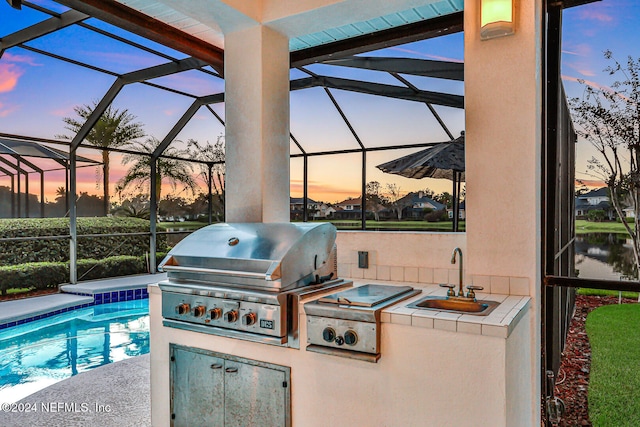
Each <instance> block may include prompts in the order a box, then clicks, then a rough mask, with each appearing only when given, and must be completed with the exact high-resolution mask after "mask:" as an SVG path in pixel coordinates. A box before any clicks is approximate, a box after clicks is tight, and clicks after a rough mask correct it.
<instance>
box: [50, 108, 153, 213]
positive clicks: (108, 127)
mask: <svg viewBox="0 0 640 427" xmlns="http://www.w3.org/2000/svg"><path fill="white" fill-rule="evenodd" d="M97 105H98V104H97V103H96V102H94V103H93V105H81V106H76V107H75V108H74V109H73V110H74V111H75V112H76V114H77V115H78V116H80V119H75V118H72V117H65V118H63V119H62V120H63V121H64V122H65V123H66V124H67V125H66V126H65V128H66V129H68V130H70V131H71V132H75V133H76V134H77V133H78V132H79V131H80V129H81V128H82V125H84V122H85V121H86V120H87V119H88V118H89V116H90V115H91V114H92V113H93V110H94V109H95V108H96V106H97ZM135 119H136V116H134V115H133V114H131V113H129V110H127V109H124V110H118V109H116V108H112V107H111V106H109V107H108V108H107V109H106V110H105V112H104V113H103V114H102V116H101V117H100V119H99V120H98V122H97V123H96V125H95V126H94V127H93V129H91V131H90V132H89V134H88V135H87V137H86V138H85V141H86V142H87V143H88V144H90V145H93V146H95V147H100V148H103V150H102V188H103V190H104V197H103V205H104V214H105V215H107V214H108V213H109V154H110V151H109V150H108V149H109V148H116V147H122V146H124V145H127V144H130V143H132V142H133V141H134V140H136V139H137V138H142V137H144V136H145V133H144V131H143V129H142V127H143V125H142V123H139V122H135ZM61 137H62V138H64V139H73V138H72V137H69V136H66V135H61Z"/></svg>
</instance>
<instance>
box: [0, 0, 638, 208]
mask: <svg viewBox="0 0 640 427" xmlns="http://www.w3.org/2000/svg"><path fill="white" fill-rule="evenodd" d="M34 3H37V4H41V5H43V6H45V7H47V8H49V9H52V10H55V11H57V12H64V11H65V10H66V8H64V7H62V6H60V5H58V4H57V3H55V2H52V1H48V0H47V1H45V0H38V1H34ZM639 17H640V2H638V1H636V0H604V1H602V2H596V3H593V4H590V5H587V6H582V7H576V8H573V9H569V10H567V11H565V13H564V34H563V58H562V59H563V69H562V74H563V80H564V82H565V87H566V90H567V93H568V95H569V96H572V97H573V96H581V94H582V92H583V87H582V86H581V85H579V84H578V83H577V82H576V80H577V79H585V80H587V81H588V82H593V84H596V85H609V84H610V83H611V80H610V78H609V76H607V75H605V74H604V73H603V72H602V70H603V69H604V68H605V67H606V66H607V63H606V61H605V60H604V58H603V55H602V52H603V51H604V50H605V49H610V50H612V51H613V52H614V55H615V56H616V57H617V58H618V59H620V60H624V59H625V58H626V56H627V55H632V56H635V57H637V56H640V52H639V50H640V31H638V30H637V25H638V23H639V22H640V20H639V19H638V18H639ZM47 18H48V16H47V15H45V14H43V13H40V12H37V11H34V10H32V9H30V8H28V7H23V10H22V11H17V10H14V9H12V8H10V7H9V5H8V4H7V3H6V2H4V1H2V2H0V37H4V36H6V35H8V34H11V33H13V32H15V31H17V30H19V29H21V28H24V27H26V26H29V25H33V24H35V23H37V22H40V21H42V20H44V19H47ZM85 22H87V23H89V24H91V25H94V26H96V27H99V28H103V29H113V27H111V26H109V25H107V24H104V23H102V22H100V21H97V20H95V19H89V20H87V21H85ZM115 32H116V33H117V34H119V35H122V36H124V37H126V38H129V39H132V40H135V41H137V42H140V43H142V44H144V45H146V46H150V47H153V48H154V49H156V50H158V51H161V52H164V53H166V54H169V55H171V56H173V57H175V58H184V57H185V55H183V54H180V53H178V52H175V51H171V50H170V49H167V48H164V47H162V46H159V45H157V44H155V43H152V42H148V41H145V40H142V39H140V38H139V37H136V36H133V35H131V34H128V33H126V32H124V31H121V30H117V29H116V30H115ZM462 43H463V42H462V34H454V35H451V36H446V37H442V38H438V39H433V40H427V41H423V42H416V43H412V44H408V45H403V46H398V47H395V48H391V49H387V50H385V51H383V52H372V53H370V55H385V56H398V57H412V58H426V59H440V60H450V61H456V62H461V61H463V60H464V53H463V45H462ZM27 45H28V46H30V47H32V48H36V49H46V50H48V51H50V52H53V53H56V54H59V55H63V56H67V57H70V58H72V59H74V60H78V61H82V62H86V63H88V64H91V65H93V66H96V67H99V68H103V69H106V70H109V71H112V72H116V73H125V72H129V71H133V70H136V69H140V68H145V67H150V66H154V65H158V64H161V63H164V62H166V61H167V60H166V59H164V58H161V57H159V56H156V55H153V54H150V53H146V52H144V51H141V50H139V49H136V48H133V47H129V46H126V45H123V44H121V43H118V42H115V41H112V40H109V39H107V38H105V37H104V36H101V35H99V34H96V33H94V32H92V31H89V30H87V29H84V28H79V27H77V26H73V27H70V28H67V29H65V30H62V31H60V32H58V33H54V34H51V35H48V36H45V37H42V38H39V39H36V40H34V41H32V42H29V43H27ZM309 69H310V70H313V71H314V72H316V73H320V74H324V75H331V76H340V77H345V78H358V79H363V80H368V81H372V82H379V83H387V84H395V85H398V84H399V82H397V81H396V80H395V79H394V78H393V77H392V76H390V75H388V74H384V73H379V72H373V71H369V72H363V71H358V70H353V69H348V68H344V67H335V66H328V65H314V66H311V67H309ZM291 74H292V78H298V77H304V76H305V75H304V74H303V73H301V72H299V71H297V70H294V71H292V73H291ZM408 79H409V80H410V81H411V82H412V83H413V84H415V85H416V86H418V87H419V88H421V89H425V90H433V91H442V92H447V93H454V94H459V95H463V94H464V89H463V84H462V83H461V82H449V81H444V80H439V79H427V78H416V77H409V78H408ZM113 81H114V77H113V76H110V75H107V74H103V73H100V72H96V71H91V70H87V69H84V68H82V67H78V66H74V65H71V64H66V63H64V62H62V61H59V60H57V59H53V58H49V57H46V56H43V55H41V54H39V53H36V52H33V51H30V50H26V49H23V48H18V47H17V48H12V49H9V50H8V51H6V52H5V53H4V55H3V57H2V58H1V59H0V132H4V133H12V134H19V135H31V136H37V137H43V138H56V136H57V135H63V134H66V135H70V133H69V132H68V131H66V130H65V129H64V124H63V121H62V119H63V117H69V116H74V113H73V108H74V106H77V105H82V104H91V103H93V102H94V101H98V100H99V99H100V98H101V97H102V96H103V95H104V93H105V92H106V91H107V89H108V88H109V86H110V85H111V84H112V82H113ZM154 82H155V83H158V84H163V85H166V86H169V87H171V88H174V89H177V90H180V91H184V92H188V93H191V94H194V95H206V94H213V93H219V92H222V91H224V82H223V81H222V80H221V79H218V78H216V77H214V76H211V75H208V74H205V73H201V72H198V71H190V72H185V73H181V74H180V75H175V76H170V77H165V78H162V79H157V80H156V81H154ZM332 93H333V95H334V96H335V98H336V99H337V101H338V102H339V103H340V105H341V107H342V108H343V109H344V111H345V113H346V114H347V116H348V117H349V120H350V121H351V124H352V125H353V127H354V128H355V130H356V132H357V133H358V135H359V136H360V138H361V139H362V141H363V143H364V144H365V146H367V147H379V146H389V145H400V144H411V143H420V142H437V141H445V140H447V139H448V137H447V136H446V134H445V133H444V132H443V131H442V129H441V128H440V127H439V126H438V124H437V122H436V121H435V119H433V117H432V116H431V115H430V114H429V112H428V110H427V108H426V106H425V105H424V104H419V103H411V102H406V101H397V100H392V99H381V98H379V97H373V96H370V95H363V94H356V93H352V92H344V91H339V90H332ZM191 102H192V100H191V99H190V98H187V97H184V96H181V95H177V94H173V93H169V92H166V91H162V90H158V89H155V88H152V87H149V86H145V85H142V84H135V85H131V86H130V87H126V88H125V89H124V90H123V91H122V92H121V93H120V95H119V96H118V97H117V98H116V100H115V102H114V106H115V108H118V109H125V108H126V109H128V110H129V111H130V112H131V113H132V114H134V115H135V116H137V120H138V121H139V122H141V123H143V124H144V129H145V131H146V133H147V134H148V135H151V136H155V137H157V138H159V139H162V138H163V137H164V135H165V134H166V133H167V132H168V131H169V130H170V129H171V128H172V126H173V125H174V124H175V122H176V121H177V120H178V119H179V118H180V116H181V115H182V113H183V112H184V111H185V110H186V109H187V108H188V106H189V105H190V104H191ZM213 108H214V110H215V111H216V112H217V113H219V114H220V115H221V116H222V117H223V118H224V105H223V104H219V105H215V106H213ZM436 109H437V110H438V112H439V113H440V114H441V115H442V117H443V119H444V121H445V122H446V124H447V126H448V127H449V129H450V130H451V132H452V133H453V134H454V135H455V136H458V135H459V134H460V132H461V131H462V130H464V112H463V111H462V110H455V109H452V108H447V107H436ZM291 132H292V133H293V135H294V136H295V137H296V138H297V139H298V140H299V142H300V143H301V144H302V145H303V146H304V148H305V150H307V151H308V152H318V151H325V150H336V149H350V148H357V147H358V145H357V142H356V141H355V139H354V138H353V137H352V135H351V134H350V132H349V130H348V128H347V126H346V125H345V124H344V122H342V120H341V118H340V116H339V115H338V113H337V112H336V110H335V109H334V108H333V107H332V105H331V101H330V100H329V98H328V97H327V96H326V95H325V94H324V91H323V90H322V89H320V88H316V89H306V90H303V91H298V92H293V93H292V94H291ZM223 133H224V129H223V127H222V126H221V125H220V124H219V123H218V121H217V120H216V119H215V118H214V117H213V115H212V114H211V113H210V112H209V111H208V110H206V109H205V108H202V109H201V110H200V111H199V112H198V113H197V114H196V116H195V117H194V119H192V121H191V122H190V123H189V124H188V125H187V127H186V128H185V129H184V131H183V132H181V134H180V135H179V136H178V139H179V140H182V141H186V140H187V139H191V138H193V139H197V140H199V141H200V142H205V141H210V142H212V143H213V142H215V141H216V139H217V137H218V136H219V135H222V134H223ZM292 147H293V148H292V150H291V152H292V154H294V153H298V150H297V149H295V146H293V145H292ZM411 151H416V150H401V151H388V152H373V153H369V154H368V157H367V180H368V181H372V180H377V181H380V182H381V183H386V182H394V183H396V184H397V185H399V186H400V187H401V189H402V191H403V192H407V191H412V190H417V189H422V188H425V187H429V188H431V189H433V190H434V191H435V192H436V193H439V192H442V191H451V183H450V182H449V181H445V180H411V179H407V178H400V177H395V176H390V175H388V174H383V173H382V172H380V171H378V170H377V169H376V168H375V166H376V165H377V164H380V163H383V162H385V161H389V160H392V159H394V158H397V157H400V156H402V155H405V154H407V153H409V152H411ZM79 154H80V155H83V156H86V157H90V158H95V159H98V158H99V153H98V152H97V151H87V150H81V151H79ZM590 157H591V153H590V150H588V149H587V147H585V143H584V142H583V143H579V144H578V163H577V165H576V173H577V176H578V177H579V178H581V177H582V178H584V176H583V175H581V173H582V172H584V171H585V170H586V160H587V159H588V158H590ZM291 165H292V167H291V195H292V196H294V197H299V196H301V195H302V159H293V160H292V163H291ZM50 166H52V164H50ZM309 166H310V170H309V196H310V197H311V198H313V199H316V200H323V201H327V202H335V201H340V200H344V199H345V198H347V197H349V196H354V197H357V196H359V191H360V177H361V171H360V168H361V156H360V155H359V154H352V155H340V156H327V157H312V158H310V161H309ZM125 171H126V167H124V166H122V165H121V163H120V158H119V156H118V155H113V156H112V166H111V173H112V183H113V184H114V185H115V182H116V181H117V180H118V179H119V178H120V177H121V176H122V175H123V174H124V173H125ZM97 173H98V171H97V170H96V168H95V167H89V168H84V169H81V171H80V173H79V178H78V179H79V191H88V192H90V193H96V194H100V192H101V191H100V190H99V189H98V188H97V185H96V178H97V176H96V175H97ZM46 177H47V185H46V193H47V196H46V197H47V199H50V200H51V199H52V198H53V197H54V196H53V192H54V191H55V188H57V187H59V186H61V185H63V174H61V173H54V172H50V173H47V174H46ZM37 181H38V179H37V178H35V176H34V179H33V183H32V184H31V188H30V192H31V193H37V192H38V191H39V189H38V185H37ZM0 185H9V181H8V179H7V178H2V177H0ZM183 195H184V194H183Z"/></svg>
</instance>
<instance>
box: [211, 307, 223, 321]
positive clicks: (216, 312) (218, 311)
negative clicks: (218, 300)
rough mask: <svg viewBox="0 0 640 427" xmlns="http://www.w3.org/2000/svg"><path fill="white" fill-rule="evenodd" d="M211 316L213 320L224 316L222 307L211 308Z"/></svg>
mask: <svg viewBox="0 0 640 427" xmlns="http://www.w3.org/2000/svg"><path fill="white" fill-rule="evenodd" d="M209 317H211V320H218V319H219V318H221V317H222V309H221V308H220V307H216V308H212V309H211V310H209Z"/></svg>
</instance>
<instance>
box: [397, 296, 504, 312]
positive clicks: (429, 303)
mask: <svg viewBox="0 0 640 427" xmlns="http://www.w3.org/2000/svg"><path fill="white" fill-rule="evenodd" d="M498 305H500V303H498V302H496V301H473V300H471V299H466V298H456V297H453V298H452V297H434V296H431V297H424V298H421V299H419V300H418V301H416V302H414V303H411V304H409V305H407V307H408V308H417V309H420V310H441V311H447V312H450V313H460V314H472V315H475V316H486V315H488V314H489V313H491V312H492V311H493V310H494V309H495V308H496V307H497V306H498Z"/></svg>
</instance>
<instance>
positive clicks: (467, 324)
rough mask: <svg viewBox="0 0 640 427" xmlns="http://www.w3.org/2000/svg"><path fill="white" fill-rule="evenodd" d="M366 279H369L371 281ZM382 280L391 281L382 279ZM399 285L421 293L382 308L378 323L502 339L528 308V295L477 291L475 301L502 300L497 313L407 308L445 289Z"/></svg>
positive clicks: (420, 285) (430, 286)
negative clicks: (481, 292) (486, 314)
mask: <svg viewBox="0 0 640 427" xmlns="http://www.w3.org/2000/svg"><path fill="white" fill-rule="evenodd" d="M354 282H355V281H354ZM358 282H359V280H358ZM375 282H380V281H375ZM367 283H373V281H369V282H367ZM383 283H385V284H394V283H392V282H386V281H385V282H383ZM402 285H410V286H414V287H415V288H416V289H421V290H422V293H420V294H418V295H416V296H414V297H412V298H409V299H406V300H404V301H401V302H399V303H397V304H394V305H393V306H391V307H388V308H386V309H384V310H383V311H382V313H381V317H380V319H381V322H382V323H392V324H400V325H407V326H409V325H410V326H412V327H417V328H426V329H440V330H443V331H449V332H460V333H470V334H478V335H486V336H492V337H497V338H504V339H506V338H508V337H509V335H511V332H513V330H514V329H515V327H516V325H517V324H518V322H520V319H522V317H523V316H524V314H525V313H526V311H527V310H528V309H529V306H530V302H531V297H528V296H519V295H517V296H516V295H498V294H491V295H489V294H480V295H478V301H482V300H484V299H487V300H493V301H495V300H496V299H501V300H502V302H501V304H500V305H499V306H498V307H496V309H495V310H494V313H495V314H497V316H495V315H493V314H494V313H491V314H489V316H475V315H469V314H458V313H450V312H446V311H442V310H420V309H414V308H408V307H407V306H408V305H409V304H411V303H412V302H415V301H417V300H419V299H421V298H423V297H425V296H427V295H434V296H444V295H445V293H446V290H442V289H440V288H439V287H438V286H437V285H426V286H425V285H424V284H412V283H405V282H403V283H402ZM443 291H444V292H443ZM440 294H442V295H440ZM501 307H502V309H501ZM492 315H493V316H492Z"/></svg>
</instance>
